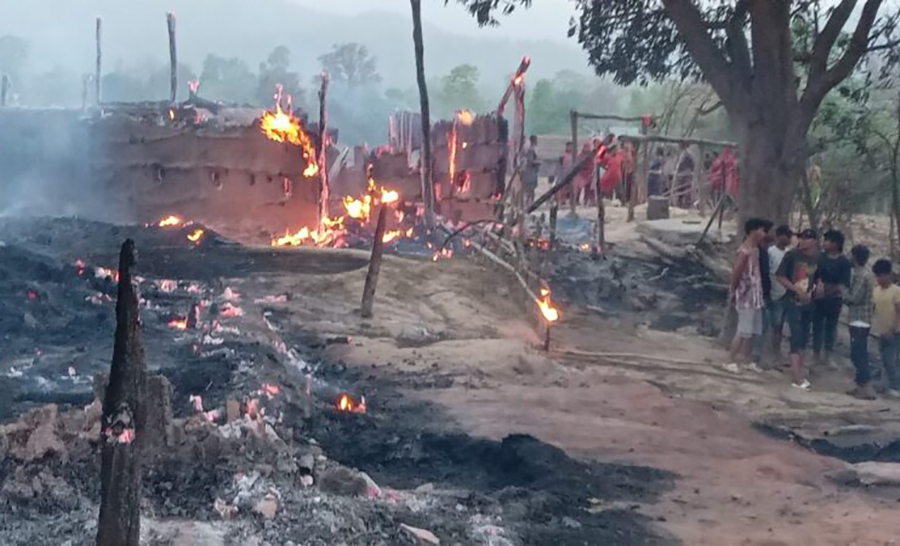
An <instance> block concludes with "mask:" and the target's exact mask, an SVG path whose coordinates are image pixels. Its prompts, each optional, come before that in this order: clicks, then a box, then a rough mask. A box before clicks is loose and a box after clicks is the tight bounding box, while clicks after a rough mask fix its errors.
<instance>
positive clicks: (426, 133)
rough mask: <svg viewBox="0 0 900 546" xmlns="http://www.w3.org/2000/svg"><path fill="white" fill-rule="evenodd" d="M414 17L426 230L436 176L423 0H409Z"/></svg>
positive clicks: (430, 226) (429, 227) (431, 218)
mask: <svg viewBox="0 0 900 546" xmlns="http://www.w3.org/2000/svg"><path fill="white" fill-rule="evenodd" d="M409 3H410V5H411V6H412V17H413V44H414V46H415V53H416V80H417V81H418V84H419V102H420V104H421V108H422V112H421V114H422V159H421V163H422V200H423V201H424V202H425V228H426V229H427V230H428V231H429V232H430V231H431V230H432V229H434V176H433V167H434V166H433V165H432V163H431V162H432V160H431V112H430V109H429V104H428V83H427V82H426V81H425V43H424V39H423V37H422V0H409Z"/></svg>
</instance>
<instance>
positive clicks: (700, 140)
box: [627, 135, 738, 148]
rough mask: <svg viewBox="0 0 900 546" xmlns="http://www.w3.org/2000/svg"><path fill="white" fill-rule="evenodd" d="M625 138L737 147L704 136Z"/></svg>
mask: <svg viewBox="0 0 900 546" xmlns="http://www.w3.org/2000/svg"><path fill="white" fill-rule="evenodd" d="M627 138H629V139H631V140H634V141H640V142H665V143H667V144H688V145H690V144H696V145H698V146H714V147H720V148H737V147H738V145H737V143H736V142H728V141H723V140H707V139H704V138H676V137H668V136H662V135H640V136H628V137H627Z"/></svg>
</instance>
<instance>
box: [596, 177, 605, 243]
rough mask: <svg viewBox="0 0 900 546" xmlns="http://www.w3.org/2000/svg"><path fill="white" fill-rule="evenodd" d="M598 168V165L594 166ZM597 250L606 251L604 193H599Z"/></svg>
mask: <svg viewBox="0 0 900 546" xmlns="http://www.w3.org/2000/svg"><path fill="white" fill-rule="evenodd" d="M594 169H595V170H596V167H595V168H594ZM597 252H599V253H600V254H604V253H606V204H605V203H604V202H603V195H602V194H600V193H599V192H598V195H597Z"/></svg>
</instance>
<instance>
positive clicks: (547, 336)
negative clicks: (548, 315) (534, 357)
mask: <svg viewBox="0 0 900 546" xmlns="http://www.w3.org/2000/svg"><path fill="white" fill-rule="evenodd" d="M550 328H552V326H550V323H549V322H547V323H546V324H544V352H545V353H549V352H550Z"/></svg>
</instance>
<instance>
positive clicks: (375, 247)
mask: <svg viewBox="0 0 900 546" xmlns="http://www.w3.org/2000/svg"><path fill="white" fill-rule="evenodd" d="M387 210H388V206H387V205H381V209H380V210H379V211H378V224H377V225H376V226H375V240H374V241H373V242H372V257H371V258H369V272H368V273H366V285H365V287H364V288H363V298H362V310H361V313H360V314H361V315H362V317H363V318H372V306H373V305H374V302H375V289H376V288H378V276H379V275H380V274H381V259H382V256H383V255H384V228H385V224H386V223H387Z"/></svg>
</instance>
